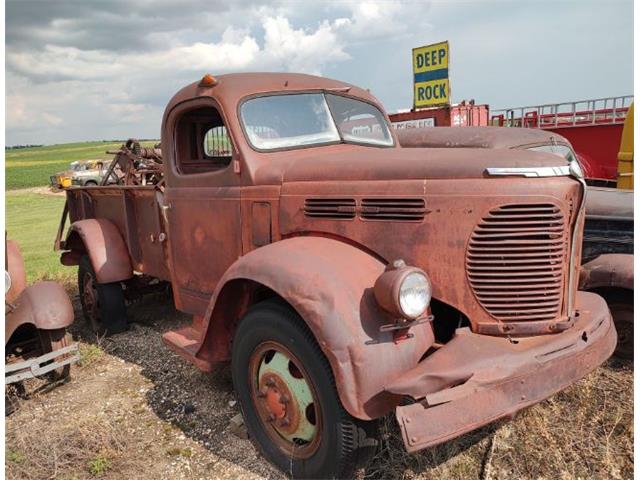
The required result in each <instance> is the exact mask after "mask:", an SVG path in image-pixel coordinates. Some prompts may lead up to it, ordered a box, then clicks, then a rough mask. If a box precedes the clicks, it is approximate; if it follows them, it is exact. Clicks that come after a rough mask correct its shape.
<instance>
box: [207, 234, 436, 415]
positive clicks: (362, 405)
mask: <svg viewBox="0 0 640 480" xmlns="http://www.w3.org/2000/svg"><path fill="white" fill-rule="evenodd" d="M384 268H385V265H384V264H383V263H382V262H380V261H379V260H378V259H376V258H374V257H372V256H371V255H369V254H368V253H365V252H363V251H361V250H359V249H357V248H355V247H353V246H351V245H348V244H346V243H343V242H340V241H337V240H332V239H328V238H322V237H297V238H291V239H287V240H282V241H279V242H276V243H273V244H270V245H267V246H265V247H262V248H259V249H257V250H253V251H252V252H250V253H248V254H247V255H245V256H243V257H241V258H240V259H239V260H237V261H236V262H235V263H234V264H233V265H232V266H231V267H230V268H229V270H228V271H227V272H226V273H225V275H224V276H223V278H222V279H221V281H220V282H219V284H218V287H217V289H216V292H215V293H214V295H213V297H212V299H211V302H210V304H209V308H208V309H207V312H206V314H205V317H204V328H203V331H202V337H201V339H200V346H199V348H198V353H197V354H196V356H197V357H199V358H202V359H210V358H211V357H212V355H214V352H212V347H213V346H214V345H215V344H216V340H215V338H214V337H215V336H216V335H221V334H222V331H221V330H220V329H221V328H224V324H228V322H229V321H230V320H231V321H232V320H233V319H224V318H220V317H219V316H218V315H215V316H214V311H215V310H216V305H217V302H218V300H219V296H220V292H221V291H223V289H224V288H225V285H228V284H229V283H230V282H234V281H237V280H250V281H253V282H257V283H259V284H261V285H263V286H265V287H268V288H269V289H271V290H272V291H274V292H276V293H277V294H278V295H280V296H281V297H282V298H283V299H285V300H286V301H287V302H288V303H289V304H290V305H291V306H292V307H293V308H294V309H295V310H296V311H297V313H298V314H299V315H300V316H301V317H302V318H303V319H304V321H305V322H306V324H307V325H308V327H309V329H310V330H311V332H312V333H313V334H314V336H315V338H316V340H317V342H318V345H319V346H320V348H321V349H322V351H323V352H324V354H325V356H326V358H327V359H328V361H329V364H330V365H331V368H332V370H333V374H334V377H335V380H336V387H337V390H338V394H339V396H340V399H341V401H342V404H343V405H344V407H345V409H346V410H347V411H348V412H349V413H351V414H352V415H353V416H355V417H358V418H361V419H366V420H369V419H373V418H378V417H380V416H382V415H385V414H386V413H388V412H389V411H391V410H392V409H393V408H394V407H395V406H396V405H397V404H398V402H399V397H397V396H394V395H392V394H389V393H388V392H385V385H386V383H387V382H390V381H391V380H393V379H394V378H396V377H397V376H398V375H400V374H401V373H403V372H405V371H406V370H409V369H411V368H412V367H414V366H415V365H416V364H417V363H418V361H419V360H420V358H421V357H422V355H423V354H424V352H425V351H426V350H427V349H428V348H429V346H430V345H431V344H432V343H433V341H434V340H433V333H432V330H431V327H430V326H428V325H420V326H417V327H414V328H413V329H412V330H411V333H412V334H413V336H411V337H410V338H408V339H406V340H403V341H399V342H397V343H396V342H394V341H393V337H392V335H391V334H390V333H388V332H387V333H380V331H379V328H380V326H381V325H383V324H385V323H389V321H390V319H389V318H388V317H387V316H386V315H385V314H384V313H383V311H382V310H381V309H380V308H379V307H378V305H377V304H376V301H375V299H374V296H373V285H374V283H375V280H376V279H377V278H378V276H379V275H380V274H381V273H382V272H383V271H384ZM222 316H224V313H223V314H222ZM212 318H213V321H212Z"/></svg>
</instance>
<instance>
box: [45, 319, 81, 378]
mask: <svg viewBox="0 0 640 480" xmlns="http://www.w3.org/2000/svg"><path fill="white" fill-rule="evenodd" d="M39 335H40V342H41V344H42V351H43V353H50V352H53V351H55V350H60V349H61V348H64V347H67V346H69V345H71V343H72V342H73V339H72V338H71V334H70V333H67V330H66V329H64V328H58V329H55V330H39ZM57 360H60V359H57ZM70 372H71V365H70V364H67V365H63V366H62V367H58V368H56V369H54V370H52V371H51V372H49V378H50V379H51V381H53V382H57V381H59V380H62V381H66V380H67V379H68V378H69V374H70Z"/></svg>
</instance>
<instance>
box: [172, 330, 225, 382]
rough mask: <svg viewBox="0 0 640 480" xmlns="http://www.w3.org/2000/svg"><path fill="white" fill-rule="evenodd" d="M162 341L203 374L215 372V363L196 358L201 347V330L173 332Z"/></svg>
mask: <svg viewBox="0 0 640 480" xmlns="http://www.w3.org/2000/svg"><path fill="white" fill-rule="evenodd" d="M162 341H163V342H164V343H165V345H167V346H168V347H169V348H170V349H171V350H173V351H174V352H175V353H177V354H178V355H180V356H181V357H182V358H184V359H185V360H187V361H189V362H191V363H193V364H194V365H195V366H196V367H198V368H199V369H200V370H202V371H203V372H212V371H213V363H211V362H208V361H206V360H202V359H200V358H197V357H196V353H198V346H199V345H200V330H197V329H195V328H193V327H184V328H181V329H180V330H171V331H169V332H166V333H165V334H163V335H162Z"/></svg>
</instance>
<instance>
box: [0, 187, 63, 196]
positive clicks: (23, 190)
mask: <svg viewBox="0 0 640 480" xmlns="http://www.w3.org/2000/svg"><path fill="white" fill-rule="evenodd" d="M64 192H65V191H64V190H62V189H60V190H53V189H52V188H51V187H31V188H19V189H16V190H7V191H6V192H5V193H6V195H19V194H21V193H38V194H40V195H53V196H58V197H63V196H64V195H65V193H64Z"/></svg>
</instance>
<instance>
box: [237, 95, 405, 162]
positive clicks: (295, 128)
mask: <svg viewBox="0 0 640 480" xmlns="http://www.w3.org/2000/svg"><path fill="white" fill-rule="evenodd" d="M240 116H241V120H242V123H243V126H244V129H245V131H246V133H247V137H248V140H249V142H250V143H251V145H253V146H254V147H256V148H258V149H261V150H276V149H281V148H295V147H302V146H309V145H322V144H328V143H340V142H344V143H359V144H367V145H377V146H392V145H393V139H392V137H391V134H390V133H389V128H388V126H387V122H386V121H385V118H384V116H383V115H382V113H381V112H380V110H378V109H377V108H376V107H374V106H373V105H371V104H369V103H366V102H362V101H359V100H355V99H353V98H347V97H343V96H340V95H332V94H325V93H300V94H287V95H282V94H281V95H271V96H266V97H257V98H252V99H250V100H247V101H246V102H244V103H243V104H242V107H241V108H240Z"/></svg>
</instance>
